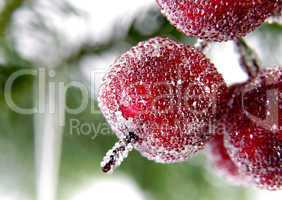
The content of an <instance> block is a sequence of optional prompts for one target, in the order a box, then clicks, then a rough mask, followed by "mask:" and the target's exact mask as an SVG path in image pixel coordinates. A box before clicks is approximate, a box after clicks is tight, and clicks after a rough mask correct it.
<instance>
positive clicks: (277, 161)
mask: <svg viewBox="0 0 282 200" xmlns="http://www.w3.org/2000/svg"><path fill="white" fill-rule="evenodd" d="M281 92H282V69H281V68H277V69H269V70H262V71H261V72H259V74H258V76H257V78H255V79H254V80H251V81H249V82H248V83H246V84H244V85H240V86H238V87H237V88H236V89H235V90H234V93H233V97H232V98H231V101H230V102H229V106H230V108H229V111H228V114H227V116H226V121H225V126H226V127H225V128H226V135H225V136H226V142H227V143H226V144H227V146H226V147H227V149H228V152H229V154H230V155H231V158H232V160H233V161H234V162H235V163H236V165H237V166H238V167H239V169H240V171H241V172H242V173H244V174H246V175H247V176H249V177H251V178H252V182H253V183H254V184H255V185H256V186H258V187H261V188H266V189H270V190H276V189H282V131H281V125H282V99H281V98H282V95H281V94H282V93H281Z"/></svg>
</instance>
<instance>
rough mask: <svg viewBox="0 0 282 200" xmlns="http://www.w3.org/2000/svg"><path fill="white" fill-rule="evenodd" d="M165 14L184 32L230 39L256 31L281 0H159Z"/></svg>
mask: <svg viewBox="0 0 282 200" xmlns="http://www.w3.org/2000/svg"><path fill="white" fill-rule="evenodd" d="M157 2H158V4H159V6H160V7H161V9H162V13H163V14H164V15H165V16H166V17H167V18H168V20H169V21H170V22H171V23H172V24H173V25H175V26H176V27H177V28H178V29H179V30H180V31H182V32H183V33H185V34H186V35H188V36H196V37H199V38H202V39H206V40H212V41H226V40H230V39H234V38H238V37H242V36H245V35H246V34H247V33H249V32H251V31H253V30H254V29H255V28H257V27H258V26H259V25H261V24H262V23H263V22H264V20H265V19H266V18H267V17H269V16H270V15H271V14H272V13H273V11H274V10H275V9H276V8H277V7H278V6H279V4H281V0H157Z"/></svg>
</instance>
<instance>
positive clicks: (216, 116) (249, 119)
mask: <svg viewBox="0 0 282 200" xmlns="http://www.w3.org/2000/svg"><path fill="white" fill-rule="evenodd" d="M157 2H158V4H159V5H160V6H161V8H162V12H163V13H164V14H165V15H166V16H167V18H168V19H169V20H170V21H171V22H172V23H173V24H174V25H175V26H176V27H177V28H179V29H180V30H181V31H183V32H184V33H186V34H187V35H190V36H197V37H198V38H201V39H206V40H208V41H224V40H230V39H233V40H234V44H235V46H236V47H237V50H238V53H239V55H240V63H241V66H242V67H243V69H244V70H245V71H246V72H247V74H248V75H249V80H248V81H247V82H245V83H242V84H236V85H233V86H231V87H229V88H228V87H227V86H226V84H225V82H224V80H223V78H222V76H221V75H220V74H219V72H218V71H217V70H216V68H215V66H214V65H213V64H212V63H211V61H210V60H209V59H208V58H207V57H206V56H205V55H204V53H203V52H202V51H203V50H204V49H205V48H206V46H207V42H206V41H204V40H203V41H202V40H201V41H202V42H200V43H198V44H197V45H196V46H195V47H192V46H189V45H184V44H181V43H178V42H175V41H173V40H170V39H168V38H161V37H156V38H152V39H150V40H148V41H144V42H140V43H139V44H138V45H137V46H135V47H133V48H131V49H130V50H129V51H127V52H126V53H124V54H123V55H122V56H121V57H120V58H118V59H117V60H116V61H115V63H114V64H113V65H112V66H111V68H110V71H109V72H108V73H107V74H106V76H105V78H104V82H103V85H102V86H101V89H100V92H99V106H100V109H101V111H102V113H103V115H104V116H105V118H106V120H107V121H108V123H109V125H110V126H111V128H112V129H113V131H114V132H115V133H116V135H117V136H118V137H119V141H118V142H117V143H116V144H115V145H114V147H113V149H111V150H110V151H109V152H108V153H107V155H106V156H105V158H104V160H103V161H102V163H101V167H102V170H103V171H104V172H111V171H113V170H114V168H116V167H117V166H118V165H120V164H121V162H122V161H123V159H124V158H125V157H127V155H128V153H129V152H130V151H131V150H133V149H136V150H137V151H139V152H140V153H141V155H143V156H144V157H146V158H148V159H149V160H153V161H156V162H160V163H175V162H180V161H185V160H188V159H189V158H190V157H192V156H193V155H195V154H196V153H197V152H199V151H200V150H202V149H203V148H204V147H206V146H207V147H208V149H209V157H210V158H211V161H212V163H213V165H214V166H215V168H217V169H218V171H220V172H221V173H223V174H224V175H226V176H228V177H230V178H231V179H232V180H236V182H240V183H244V184H253V185H255V186H258V187H261V188H266V189H270V190H277V189H282V131H281V130H280V124H281V123H282V115H281V116H280V110H281V113H282V99H281V98H282V95H281V93H282V67H281V68H275V69H270V70H262V69H260V66H259V62H258V60H257V57H256V54H255V53H254V52H253V51H252V49H251V48H250V47H248V45H247V43H246V42H244V40H243V39H241V38H239V37H241V36H244V35H246V34H247V33H249V32H251V31H252V30H254V29H255V28H256V27H258V26H259V25H260V24H261V23H263V22H264V20H265V19H266V18H267V17H269V16H270V15H271V14H273V13H274V12H277V10H278V9H280V8H281V5H282V4H281V0H244V1H243V0H237V1H233V0H205V1H204V0H186V1H184V0H158V1H157Z"/></svg>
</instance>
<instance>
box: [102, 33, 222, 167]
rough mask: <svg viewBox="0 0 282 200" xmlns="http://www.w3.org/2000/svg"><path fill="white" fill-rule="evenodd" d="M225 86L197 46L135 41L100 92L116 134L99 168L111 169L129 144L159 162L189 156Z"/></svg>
mask: <svg viewBox="0 0 282 200" xmlns="http://www.w3.org/2000/svg"><path fill="white" fill-rule="evenodd" d="M226 90H227V89H226V85H225V83H224V80H223V78H222V76H221V75H220V74H219V73H218V72H217V70H216V68H215V67H214V65H213V64H212V63H211V62H210V61H209V60H208V59H207V58H206V57H205V55H203V53H202V52H201V51H199V50H197V49H195V48H193V47H191V46H187V45H184V44H180V43H177V42H174V41H172V40H170V39H166V38H160V37H157V38H153V39H150V40H148V41H146V42H141V43H139V44H138V45H137V46H136V47H133V48H132V49H130V50H129V51H128V52H126V53H125V54H123V55H122V56H121V57H120V58H118V59H117V60H116V61H115V63H114V64H113V65H112V66H111V68H110V71H109V72H108V73H107V74H106V76H105V78H104V83H103V84H102V86H101V89H100V92H99V106H100V109H101V111H102V113H103V115H104V116H105V118H106V120H107V121H108V123H109V125H110V126H111V128H112V129H113V131H114V132H115V133H116V135H117V136H118V137H119V139H120V141H119V142H118V143H116V145H115V146H114V148H113V149H112V150H110V151H109V152H108V153H107V155H106V157H105V158H104V160H103V161H102V163H101V166H102V169H103V171H104V172H110V171H113V169H114V168H115V167H116V166H118V165H120V163H121V161H122V160H123V159H124V158H125V157H126V156H127V154H128V152H129V151H130V150H132V149H133V148H134V149H136V150H138V151H139V152H140V153H141V154H142V155H143V156H145V157H146V158H148V159H150V160H154V161H156V162H160V163H174V162H179V161H184V160H186V159H188V158H190V157H191V156H192V155H194V154H195V153H196V152H197V151H199V150H200V149H202V148H203V147H204V145H205V144H206V143H207V141H209V139H210V138H211V135H210V134H209V132H208V127H209V122H210V121H211V120H212V119H213V118H214V116H215V115H216V114H215V112H216V107H217V106H216V105H217V104H218V103H219V102H220V100H221V98H223V96H224V95H225V92H226Z"/></svg>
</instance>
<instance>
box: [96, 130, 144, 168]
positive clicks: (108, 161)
mask: <svg viewBox="0 0 282 200" xmlns="http://www.w3.org/2000/svg"><path fill="white" fill-rule="evenodd" d="M137 140H138V136H137V135H135V134H134V133H133V132H129V133H128V134H127V135H126V136H125V137H124V138H122V139H120V140H119V141H118V142H117V143H116V144H115V145H114V146H113V148H112V149H110V150H109V151H108V152H107V154H106V156H105V157H104V159H103V161H102V162H101V168H102V171H103V172H105V173H110V172H113V171H114V169H115V168H117V167H118V166H119V165H120V164H121V163H122V162H123V160H124V159H125V158H127V156H128V153H129V152H130V151H132V150H133V144H134V143H136V142H137Z"/></svg>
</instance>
